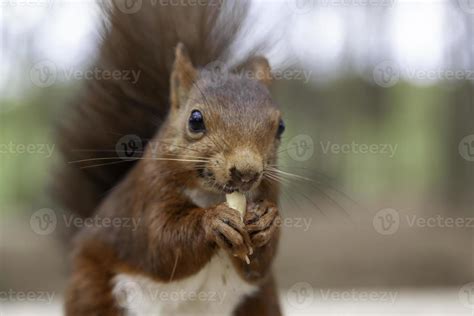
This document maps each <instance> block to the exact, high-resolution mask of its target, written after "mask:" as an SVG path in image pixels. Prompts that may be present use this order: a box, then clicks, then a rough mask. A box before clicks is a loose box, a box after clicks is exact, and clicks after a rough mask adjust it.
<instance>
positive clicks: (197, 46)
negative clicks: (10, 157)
mask: <svg viewBox="0 0 474 316" xmlns="http://www.w3.org/2000/svg"><path fill="white" fill-rule="evenodd" d="M231 2H232V3H225V2H224V1H223V0H208V1H207V3H204V1H189V3H188V4H187V5H186V1H184V5H183V4H181V5H172V3H173V2H172V1H165V2H163V1H132V2H130V1H127V0H123V1H121V2H119V1H116V0H115V1H111V2H110V3H108V4H107V5H105V6H104V18H105V19H104V33H103V37H102V41H101V44H100V49H99V53H98V56H97V61H96V63H94V65H93V66H92V67H93V68H94V70H96V69H100V70H101V71H103V70H108V71H110V74H112V75H111V77H110V78H106V76H105V75H102V76H100V77H96V78H94V79H93V80H88V81H87V82H85V86H84V88H83V89H82V90H81V92H80V94H79V95H78V96H77V98H76V99H75V100H74V103H73V104H71V106H69V107H66V109H65V111H66V113H65V118H64V119H63V120H62V122H61V126H60V128H59V131H58V142H59V147H60V149H61V153H62V157H63V160H64V163H63V167H62V168H61V169H60V170H59V175H57V176H56V177H55V178H54V191H55V193H56V195H57V198H58V199H59V202H60V203H61V204H62V206H63V207H64V208H65V209H66V210H67V211H71V212H73V213H75V214H77V215H78V216H81V217H88V216H91V215H92V214H93V213H94V211H95V209H96V208H97V206H98V204H99V203H100V202H101V200H102V199H103V198H104V197H105V196H106V195H107V193H108V191H109V190H110V189H112V188H113V187H114V186H115V185H116V184H117V183H118V182H119V181H120V179H121V178H122V177H123V176H124V175H125V174H126V173H127V172H128V171H129V170H130V168H132V167H133V165H134V161H130V160H128V161H127V160H124V159H123V158H124V155H127V154H129V153H127V150H131V151H134V152H133V155H134V157H137V156H140V154H141V150H142V149H143V147H144V146H143V144H140V143H137V142H140V140H142V141H146V140H147V139H150V138H151V137H152V136H153V135H154V134H155V133H156V131H157V130H158V128H159V126H160V123H161V122H162V121H163V120H164V119H165V116H166V114H167V112H168V107H169V90H170V83H169V80H170V73H171V68H172V65H173V60H174V49H175V47H176V45H177V44H178V43H179V42H182V43H184V45H185V46H186V48H187V50H188V52H189V55H190V56H191V59H192V61H193V63H194V65H195V66H197V67H203V66H205V65H207V64H208V63H211V62H213V61H215V60H218V59H219V60H222V59H225V58H226V56H228V55H229V51H228V49H229V47H230V46H231V44H232V42H233V41H234V40H235V37H236V34H237V33H238V31H239V28H240V27H241V25H242V23H243V20H244V18H245V16H246V14H247V12H248V9H249V4H248V2H247V1H242V0H239V1H231ZM127 5H128V6H127ZM130 5H131V7H130ZM137 5H138V6H139V7H133V6H137ZM102 74H103V72H102ZM114 74H115V75H114ZM132 135H135V136H132ZM136 136H137V137H136ZM121 139H122V142H125V146H123V147H120V143H119V141H120V140H121ZM127 142H129V145H131V148H127ZM117 144H119V145H117ZM122 145H123V144H122ZM121 148H123V150H124V151H123V152H121ZM97 158H102V159H97ZM78 161H80V162H78Z"/></svg>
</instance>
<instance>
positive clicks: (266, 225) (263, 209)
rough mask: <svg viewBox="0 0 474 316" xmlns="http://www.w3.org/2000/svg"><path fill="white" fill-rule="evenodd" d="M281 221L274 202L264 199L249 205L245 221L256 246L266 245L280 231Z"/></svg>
mask: <svg viewBox="0 0 474 316" xmlns="http://www.w3.org/2000/svg"><path fill="white" fill-rule="evenodd" d="M280 222H281V220H280V215H279V213H278V208H277V206H276V205H275V204H274V203H272V202H269V201H267V200H264V201H259V202H256V203H250V204H249V205H247V212H246V213H245V217H244V223H245V227H246V230H247V232H248V233H249V234H250V238H251V240H252V245H254V246H255V247H262V246H264V245H266V244H267V243H268V242H269V241H270V240H271V239H272V238H273V236H274V235H275V233H276V232H277V231H278V227H279V224H280Z"/></svg>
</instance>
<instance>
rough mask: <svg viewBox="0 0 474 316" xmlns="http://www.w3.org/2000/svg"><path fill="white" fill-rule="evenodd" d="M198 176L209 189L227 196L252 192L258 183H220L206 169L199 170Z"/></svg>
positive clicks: (230, 181)
mask: <svg viewBox="0 0 474 316" xmlns="http://www.w3.org/2000/svg"><path fill="white" fill-rule="evenodd" d="M197 174H198V177H199V178H200V179H202V180H203V183H204V185H205V186H206V187H207V188H208V189H210V190H211V191H217V192H218V193H225V194H230V193H234V192H236V191H237V192H241V193H245V192H248V191H251V190H252V189H253V188H254V186H255V184H256V182H257V181H253V182H248V183H235V181H232V180H229V181H228V182H227V183H220V182H219V181H217V179H216V176H215V174H214V173H213V172H212V171H210V170H209V169H207V168H205V167H200V168H197Z"/></svg>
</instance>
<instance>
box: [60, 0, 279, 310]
mask: <svg viewBox="0 0 474 316" xmlns="http://www.w3.org/2000/svg"><path fill="white" fill-rule="evenodd" d="M144 3H145V2H144ZM166 10H170V11H166V12H164V8H160V10H157V9H156V8H149V10H146V9H143V10H141V11H140V12H141V13H137V14H136V15H124V14H119V13H118V12H117V11H113V12H112V13H110V14H111V18H110V21H111V25H112V28H111V30H110V31H109V33H107V34H106V37H105V40H104V44H103V48H102V52H101V56H100V63H101V65H108V66H109V67H112V68H119V69H124V68H126V67H131V68H133V69H141V70H143V77H140V81H139V83H138V84H137V85H136V86H130V85H127V84H126V83H120V82H119V83H117V82H100V81H99V82H95V83H94V84H92V85H91V86H89V87H88V88H86V91H85V94H84V98H82V99H81V103H80V105H79V106H78V107H77V109H78V110H77V112H76V118H75V119H74V120H73V121H72V122H73V123H72V124H71V125H70V126H68V127H67V128H66V129H65V130H63V136H64V141H63V151H64V153H65V158H66V159H69V160H77V159H84V158H90V156H88V154H87V153H85V152H80V151H77V149H89V150H90V149H92V150H93V151H94V150H95V151H96V152H95V153H94V152H93V155H94V156H97V152H99V151H103V150H106V149H113V148H114V147H115V143H116V141H117V139H118V138H120V137H121V136H123V135H127V134H137V135H139V136H141V137H143V138H146V139H149V141H148V146H147V147H146V150H145V152H144V153H143V157H142V158H143V159H140V160H137V161H136V162H134V163H133V164H132V163H130V162H125V163H120V164H118V165H115V167H114V166H106V167H104V168H103V167H100V168H91V169H82V170H80V169H77V168H74V167H73V166H72V165H71V166H69V167H68V168H67V169H65V171H64V173H63V178H62V180H63V181H65V182H61V186H62V187H64V188H65V189H66V190H68V191H70V192H71V193H72V194H70V193H69V194H63V195H62V196H63V201H64V203H65V205H66V206H68V207H69V208H71V209H73V210H75V211H76V212H77V213H78V214H79V215H81V216H91V215H92V213H94V215H93V216H97V217H100V218H122V219H123V218H127V219H130V218H133V219H135V220H137V221H138V222H139V225H138V229H136V230H132V229H131V227H125V226H120V227H107V228H106V227H94V228H88V229H84V230H82V231H81V232H80V234H79V235H78V236H77V239H76V246H75V249H76V251H75V254H74V265H73V273H72V278H71V283H70V286H69V290H68V292H67V296H66V314H67V315H73V316H74V315H121V314H122V311H121V310H120V308H119V307H118V306H117V304H116V302H115V301H114V299H113V297H112V295H111V290H112V289H111V280H112V278H113V277H114V276H115V275H117V274H118V273H123V272H126V273H130V274H139V275H145V276H148V277H149V278H151V279H154V280H156V281H158V282H171V281H176V280H180V279H183V278H186V277H189V276H192V275H194V274H195V273H197V272H198V271H199V270H200V269H202V267H203V266H205V265H206V264H207V263H208V262H209V261H210V259H211V258H212V256H213V255H214V254H215V253H216V251H217V250H218V249H219V248H223V249H225V250H226V251H227V252H228V254H229V256H230V257H231V258H232V261H233V264H234V267H235V268H236V269H237V271H238V272H239V275H240V276H241V277H242V279H244V280H246V281H247V282H249V283H252V284H256V285H258V286H259V288H260V290H259V291H258V292H257V293H255V295H253V296H252V297H248V298H246V299H245V300H244V301H243V302H242V303H241V305H240V306H239V307H238V308H237V310H236V311H235V314H236V315H279V314H280V311H279V304H278V299H277V293H276V289H275V285H274V282H273V277H272V275H271V264H272V261H273V259H274V256H275V253H276V249H277V245H278V239H279V237H278V236H279V229H278V227H277V223H278V217H279V215H278V210H277V207H276V203H277V201H278V188H277V186H276V185H275V184H274V183H273V182H270V181H268V180H267V179H264V178H263V177H262V176H260V177H259V178H258V180H257V181H256V182H255V183H253V184H252V186H251V187H248V188H245V190H251V191H252V192H253V194H252V198H253V201H254V202H252V203H249V205H248V208H247V212H246V216H245V218H244V222H241V221H240V218H239V216H240V215H239V214H238V212H237V211H235V210H233V209H230V208H228V207H227V205H226V204H225V203H221V204H218V205H214V206H211V207H209V208H200V207H198V206H197V205H195V204H194V203H193V201H192V200H191V199H190V198H189V196H188V195H187V194H186V191H187V190H192V189H200V190H204V191H208V192H215V193H220V194H222V195H223V194H224V190H225V189H226V186H224V184H226V183H227V184H228V183H231V181H232V179H231V172H230V171H229V170H230V169H232V167H233V166H234V167H235V166H237V167H238V168H240V169H242V170H243V169H249V170H250V169H251V170H255V171H258V172H263V170H264V168H265V167H266V166H267V165H269V164H275V163H276V152H277V148H278V145H279V139H278V137H276V134H277V129H278V123H279V119H280V113H279V111H278V110H277V109H276V106H275V104H274V103H273V102H272V100H271V98H270V94H269V92H268V90H267V88H266V86H267V85H268V84H269V81H268V78H269V77H270V76H269V71H270V69H269V66H268V62H267V61H266V60H265V59H264V58H262V57H257V58H255V59H252V60H249V61H247V62H246V63H245V64H244V65H243V66H241V67H240V68H239V70H249V71H258V72H259V74H260V75H261V74H263V76H258V79H259V80H260V81H255V80H252V79H249V78H246V77H245V76H242V75H239V73H230V74H229V75H228V77H226V78H225V80H224V81H223V82H222V84H219V85H217V86H216V85H215V82H214V81H213V80H214V79H216V78H211V77H209V76H208V74H207V73H206V72H205V71H202V70H201V69H199V66H201V65H203V64H205V63H208V62H209V61H212V60H214V59H216V58H217V56H219V55H222V54H225V49H226V48H227V47H228V45H229V41H230V40H231V39H232V37H231V36H230V34H232V32H231V33H225V32H224V33H223V34H220V35H216V33H215V31H214V30H213V26H214V25H215V24H216V21H217V13H218V12H219V10H218V8H214V7H210V6H208V7H204V8H203V7H192V8H190V7H186V8H184V7H183V8H166ZM244 11H245V9H244V10H243V11H242V12H244ZM191 18H193V19H194V20H195V21H196V23H197V24H196V25H198V26H199V27H198V28H197V29H198V30H199V31H198V32H195V31H193V29H195V28H196V25H193V24H192V23H190V22H192V21H190V20H189V19H191ZM194 20H193V21H194ZM199 21H200V22H199ZM238 21H240V19H238ZM132 25H133V27H131V26H132ZM184 25H186V26H184ZM230 26H231V31H232V30H234V31H235V30H236V29H237V28H238V23H236V24H235V25H233V24H232V22H231V23H230ZM129 27H130V28H129ZM165 27H166V29H169V30H174V29H175V30H176V32H171V33H170V35H169V38H168V37H167V36H164V35H163V36H158V35H156V36H157V40H155V41H152V40H151V38H150V39H149V38H147V36H149V35H150V33H153V32H152V31H151V30H153V29H157V30H164V29H165ZM140 29H141V30H142V31H143V30H146V32H143V33H141V32H140V31H139V30H140ZM211 34H213V35H212V36H211ZM178 41H182V42H184V45H178V48H177V50H176V59H175V62H174V67H172V65H173V58H172V57H171V58H170V53H171V51H170V48H171V46H173V47H175V46H176V45H177V44H178ZM152 42H153V43H155V45H156V46H153V45H152V44H151V43H152ZM184 47H188V48H189V55H188V53H187V52H186V50H185V48H184ZM133 49H135V50H136V52H134V51H132V50H133ZM142 65H148V66H149V68H143V66H142ZM152 65H154V66H152ZM195 67H196V68H195ZM160 71H161V72H160ZM217 79H218V80H221V79H222V78H217ZM168 80H171V85H169V84H168V83H167V82H168ZM168 96H169V99H168ZM168 100H169V101H168ZM153 104H158V105H159V106H154V105H153ZM193 109H199V110H200V111H202V113H203V114H204V117H205V123H206V132H205V133H203V134H202V135H197V134H193V133H190V131H189V130H188V128H187V120H188V117H189V114H190V112H191V111H192V110H193ZM150 116H156V117H158V118H159V119H160V120H162V121H163V123H162V124H161V126H160V128H159V129H158V128H157V127H156V125H155V124H154V123H153V122H152V121H151V120H149V118H150ZM99 127H100V128H103V129H104V130H105V131H106V132H105V133H101V132H100V131H101V130H98V128H99ZM108 132H111V133H108ZM117 134H118V135H117ZM157 144H160V145H163V146H159V147H158V146H153V145H157ZM170 144H173V146H171V145H170ZM105 152H106V153H107V151H105ZM89 155H90V152H89ZM100 156H102V157H107V155H102V154H101V155H100ZM192 156H199V157H205V158H206V162H205V163H198V162H184V161H161V160H159V161H158V160H156V158H165V157H167V158H183V159H189V157H192ZM200 159H201V158H200ZM260 169H261V170H260ZM203 172H204V173H206V174H207V173H209V174H212V176H209V175H206V176H203V175H202V173H203ZM227 188H228V187H227ZM242 188H243V187H242ZM109 190H110V191H109ZM63 192H64V189H63ZM97 204H99V206H98V207H97ZM250 248H253V254H250ZM245 256H249V257H250V264H249V265H247V264H246V263H245V262H244V261H243V260H242V259H243V258H244V257H245Z"/></svg>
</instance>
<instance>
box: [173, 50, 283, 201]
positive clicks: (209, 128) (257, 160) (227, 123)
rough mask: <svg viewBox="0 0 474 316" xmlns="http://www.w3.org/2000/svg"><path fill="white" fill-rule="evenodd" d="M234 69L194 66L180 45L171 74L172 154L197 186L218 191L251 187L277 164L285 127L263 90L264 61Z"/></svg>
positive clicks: (266, 74) (267, 75) (267, 80)
mask: <svg viewBox="0 0 474 316" xmlns="http://www.w3.org/2000/svg"><path fill="white" fill-rule="evenodd" d="M238 69H239V70H236V71H234V72H227V71H225V70H224V71H221V72H212V71H209V70H207V69H198V68H195V67H194V66H193V64H192V62H191V60H190V58H189V56H188V54H187V53H186V51H185V49H184V47H183V45H182V44H179V45H178V47H177V49H176V59H175V63H174V68H173V73H172V76H171V104H172V106H171V112H170V117H171V119H170V120H169V122H170V125H169V126H168V128H167V136H168V137H170V138H171V139H172V140H173V143H174V145H176V146H173V155H174V156H176V157H182V158H183V159H187V160H191V162H189V163H190V164H192V169H193V171H195V172H193V174H194V175H195V176H196V178H195V179H196V183H197V185H199V186H200V187H201V188H203V189H206V190H209V191H214V192H219V193H222V192H225V193H230V192H233V191H240V192H247V191H251V190H253V189H255V188H256V187H257V186H258V185H259V183H260V182H261V181H262V179H263V177H264V174H265V170H266V168H269V167H271V166H272V165H273V164H275V163H276V156H277V149H278V146H279V144H280V138H281V135H282V133H283V131H284V129H285V126H284V123H283V120H282V118H281V114H280V111H279V110H278V108H277V106H276V104H275V103H274V102H273V101H272V99H271V97H270V93H269V91H268V89H267V86H268V84H269V83H270V76H271V74H270V66H269V64H268V62H267V60H266V59H265V58H263V57H255V58H253V59H251V60H249V61H248V62H246V63H245V64H244V65H242V66H241V67H239V68H238ZM243 74H245V75H243Z"/></svg>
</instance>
